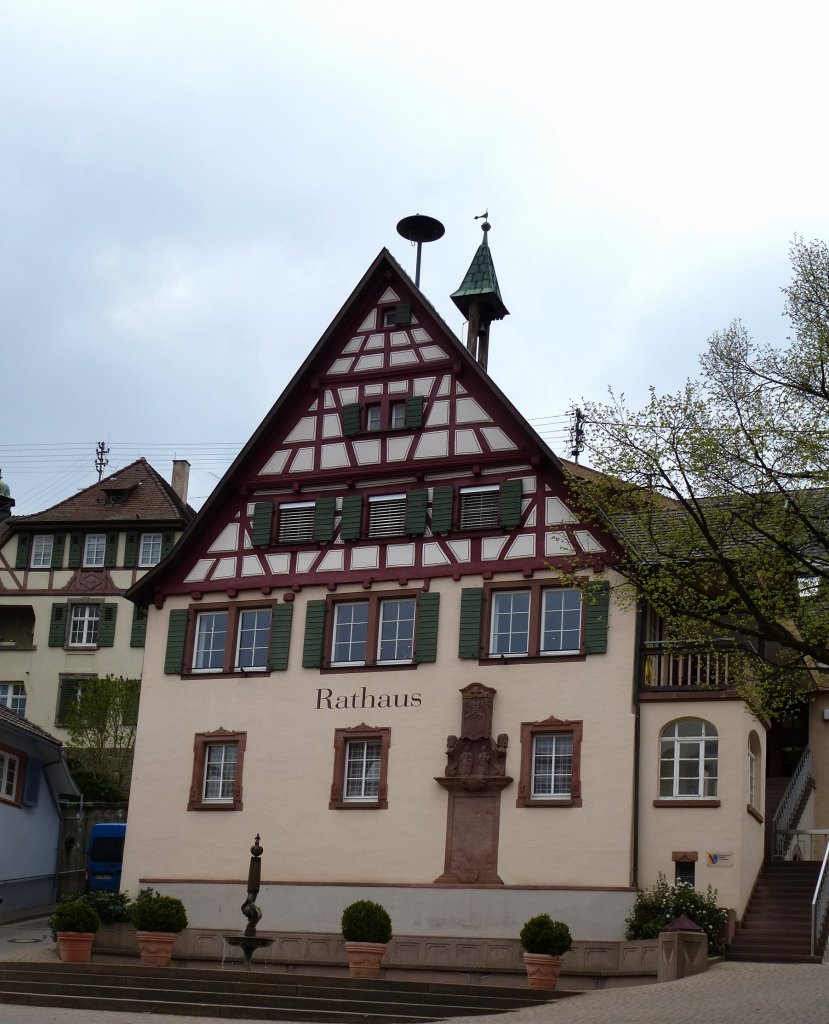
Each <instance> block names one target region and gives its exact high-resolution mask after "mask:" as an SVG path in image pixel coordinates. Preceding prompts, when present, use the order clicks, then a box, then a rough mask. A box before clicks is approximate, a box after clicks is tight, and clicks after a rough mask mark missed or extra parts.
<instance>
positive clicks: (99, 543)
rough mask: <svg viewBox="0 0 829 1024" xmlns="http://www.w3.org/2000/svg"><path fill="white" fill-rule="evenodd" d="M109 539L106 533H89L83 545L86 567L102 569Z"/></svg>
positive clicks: (84, 565)
mask: <svg viewBox="0 0 829 1024" xmlns="http://www.w3.org/2000/svg"><path fill="white" fill-rule="evenodd" d="M106 546H107V539H106V534H105V533H88V534H87V535H86V539H85V540H84V545H83V567H84V569H102V568H103V566H104V556H105V554H106Z"/></svg>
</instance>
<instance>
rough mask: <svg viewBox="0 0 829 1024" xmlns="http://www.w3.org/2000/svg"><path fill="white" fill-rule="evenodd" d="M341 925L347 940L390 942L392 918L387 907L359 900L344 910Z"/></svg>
mask: <svg viewBox="0 0 829 1024" xmlns="http://www.w3.org/2000/svg"><path fill="white" fill-rule="evenodd" d="M341 927H342V931H343V938H344V939H345V941H346V942H390V941H391V918H390V917H389V915H388V914H387V913H386V909H385V907H381V906H380V904H379V903H373V902H372V901H371V900H357V902H356V903H352V904H351V905H350V906H348V907H346V908H345V910H344V911H343V916H342V921H341Z"/></svg>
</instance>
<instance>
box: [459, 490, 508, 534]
mask: <svg viewBox="0 0 829 1024" xmlns="http://www.w3.org/2000/svg"><path fill="white" fill-rule="evenodd" d="M491 496H494V500H493V497H491ZM460 502H461V509H460V521H459V523H458V528H459V529H461V530H493V529H496V528H497V527H499V526H500V525H501V488H500V487H499V486H498V485H497V484H485V485H482V486H480V487H461V489H460Z"/></svg>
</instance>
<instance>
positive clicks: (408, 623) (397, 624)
mask: <svg viewBox="0 0 829 1024" xmlns="http://www.w3.org/2000/svg"><path fill="white" fill-rule="evenodd" d="M403 605H406V606H408V605H411V612H412V614H411V618H410V617H409V616H408V615H406V616H405V617H401V616H400V615H397V616H396V617H395V618H392V617H391V616H390V615H389V616H388V617H387V614H386V613H387V610H388V611H391V609H392V608H394V607H395V606H397V607H398V609H399V608H401V606H403ZM416 621H417V599H416V598H414V597H395V598H386V599H385V600H381V601H380V611H379V621H378V623H377V662H376V663H377V664H378V665H411V663H412V661H414V645H415V622H416ZM384 626H388V627H389V629H388V630H387V632H389V633H392V632H393V633H394V636H387V637H385V638H384V636H383V632H384ZM384 642H385V643H387V644H388V643H393V644H394V656H393V657H391V658H383V657H382V656H381V652H382V649H383V643H384ZM405 644H408V645H409V655H408V657H406V656H405V652H402V653H404V656H403V657H400V656H399V655H400V654H401V651H400V646H401V645H405ZM386 653H388V652H386Z"/></svg>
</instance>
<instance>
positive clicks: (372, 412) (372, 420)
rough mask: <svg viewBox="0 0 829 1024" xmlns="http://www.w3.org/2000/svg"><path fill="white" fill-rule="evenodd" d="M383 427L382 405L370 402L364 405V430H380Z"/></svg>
mask: <svg viewBox="0 0 829 1024" xmlns="http://www.w3.org/2000/svg"><path fill="white" fill-rule="evenodd" d="M382 427H383V406H382V405H381V404H380V403H379V402H372V403H371V405H367V406H366V430H381V429H382Z"/></svg>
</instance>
